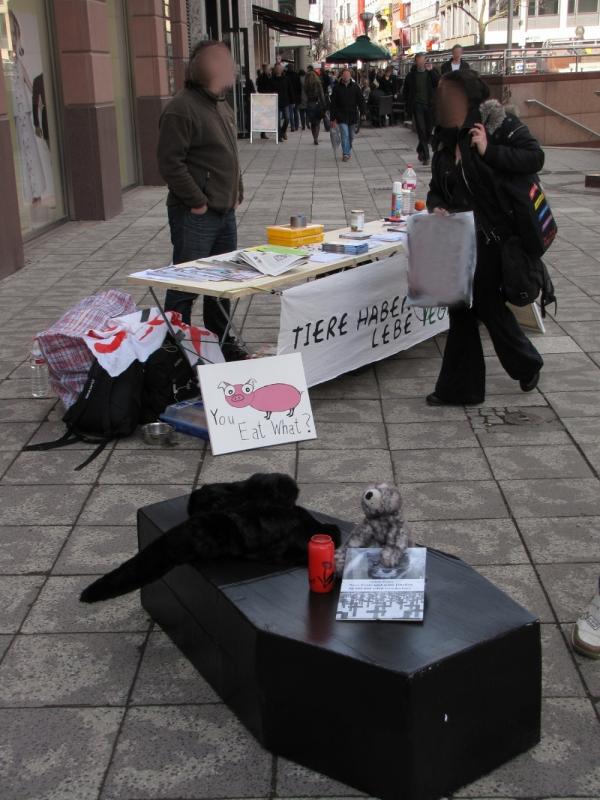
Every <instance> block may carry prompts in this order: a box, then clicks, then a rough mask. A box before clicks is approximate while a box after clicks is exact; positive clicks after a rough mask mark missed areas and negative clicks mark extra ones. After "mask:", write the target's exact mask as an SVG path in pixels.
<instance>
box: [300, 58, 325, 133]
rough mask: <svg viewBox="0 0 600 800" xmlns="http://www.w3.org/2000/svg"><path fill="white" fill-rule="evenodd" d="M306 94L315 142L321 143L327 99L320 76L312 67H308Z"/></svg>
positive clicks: (308, 118) (308, 119) (305, 80)
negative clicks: (320, 135)
mask: <svg viewBox="0 0 600 800" xmlns="http://www.w3.org/2000/svg"><path fill="white" fill-rule="evenodd" d="M304 94H305V95H306V118H307V122H308V124H309V125H310V132H311V133H312V137H313V142H314V143H315V144H319V131H320V129H321V120H322V119H323V115H324V114H325V111H326V110H327V100H326V97H325V92H324V91H323V85H322V83H321V81H320V79H319V76H318V75H317V74H316V73H315V71H314V70H313V68H312V67H309V68H308V71H307V73H306V78H305V79H304Z"/></svg>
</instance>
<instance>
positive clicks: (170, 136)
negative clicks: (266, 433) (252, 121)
mask: <svg viewBox="0 0 600 800" xmlns="http://www.w3.org/2000/svg"><path fill="white" fill-rule="evenodd" d="M234 82H235V64H234V62H233V59H232V57H231V54H230V52H229V49H228V48H227V46H226V45H225V44H224V43H223V42H215V41H203V42H200V43H199V44H198V45H197V46H196V47H195V48H194V50H193V52H192V54H191V57H190V62H189V65H188V70H187V75H186V82H185V88H184V89H182V91H180V92H178V94H176V95H175V97H174V98H173V99H172V100H171V102H170V103H169V104H168V105H167V107H166V108H165V110H164V111H163V113H162V115H161V118H160V126H159V140H158V166H159V170H160V174H161V175H162V177H163V178H164V180H165V182H166V184H167V186H168V188H169V194H168V197H167V210H168V214H169V226H170V228H171V242H172V243H173V263H174V264H180V263H182V262H184V261H192V260H194V259H196V258H206V257H208V256H214V255H218V254H220V253H227V252H230V251H231V250H235V249H236V248H237V227H236V219H235V209H236V208H237V206H238V205H239V204H240V203H241V201H242V199H243V187H242V176H241V169H240V163H239V157H238V150H237V131H236V127H235V121H234V117H233V111H232V109H231V106H230V105H229V103H228V102H227V100H226V99H225V92H226V91H227V90H228V89H229V88H231V86H233V84H234ZM197 296H198V295H196V294H190V293H189V292H180V291H174V290H172V289H169V290H168V291H167V296H166V299H165V309H166V310H173V311H179V312H180V313H181V315H182V317H183V321H184V322H187V323H190V321H191V315H192V305H193V302H194V300H195V299H196V297H197ZM221 302H222V306H223V308H224V309H225V311H226V312H227V314H229V302H228V301H221ZM203 314H204V325H205V327H207V328H208V329H209V330H210V331H213V333H216V334H217V335H218V336H219V338H220V339H223V335H224V333H225V330H226V326H227V319H226V316H225V314H224V313H223V310H222V309H221V308H219V304H218V303H217V301H216V299H215V298H213V297H205V298H204V304H203ZM222 349H223V355H224V356H225V358H226V359H227V360H229V361H231V360H235V359H239V358H245V356H246V355H247V353H246V352H245V351H244V350H243V349H242V348H240V347H239V345H238V344H237V343H236V341H235V340H234V339H233V338H232V337H231V336H228V337H227V339H225V340H224V341H223V342H222Z"/></svg>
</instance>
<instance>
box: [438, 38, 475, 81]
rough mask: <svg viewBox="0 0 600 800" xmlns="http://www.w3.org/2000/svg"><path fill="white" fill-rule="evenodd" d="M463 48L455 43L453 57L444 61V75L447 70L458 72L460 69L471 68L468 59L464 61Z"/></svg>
mask: <svg viewBox="0 0 600 800" xmlns="http://www.w3.org/2000/svg"><path fill="white" fill-rule="evenodd" d="M462 54H463V49H462V47H461V46H460V45H459V44H455V45H454V47H453V48H452V58H449V59H448V61H444V63H443V64H442V70H441V72H442V75H445V74H446V73H447V72H456V70H458V69H469V65H468V63H467V62H466V61H463V57H462Z"/></svg>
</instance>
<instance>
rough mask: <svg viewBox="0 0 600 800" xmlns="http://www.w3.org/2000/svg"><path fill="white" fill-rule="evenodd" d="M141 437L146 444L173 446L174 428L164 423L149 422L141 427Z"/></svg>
mask: <svg viewBox="0 0 600 800" xmlns="http://www.w3.org/2000/svg"><path fill="white" fill-rule="evenodd" d="M142 437H143V439H144V441H145V442H146V444H157V445H165V444H173V443H174V441H175V428H173V427H171V425H167V423H166V422H149V423H148V424H147V425H142Z"/></svg>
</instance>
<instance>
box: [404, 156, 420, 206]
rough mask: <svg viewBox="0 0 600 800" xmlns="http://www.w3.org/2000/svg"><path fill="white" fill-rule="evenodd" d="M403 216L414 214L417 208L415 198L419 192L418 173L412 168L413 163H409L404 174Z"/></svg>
mask: <svg viewBox="0 0 600 800" xmlns="http://www.w3.org/2000/svg"><path fill="white" fill-rule="evenodd" d="M402 188H403V189H404V191H403V192H402V216H403V217H405V216H406V215H407V214H412V213H413V212H414V210H415V199H416V194H417V173H416V172H415V171H414V169H413V168H412V164H407V165H406V169H405V170H404V174H403V175H402Z"/></svg>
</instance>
